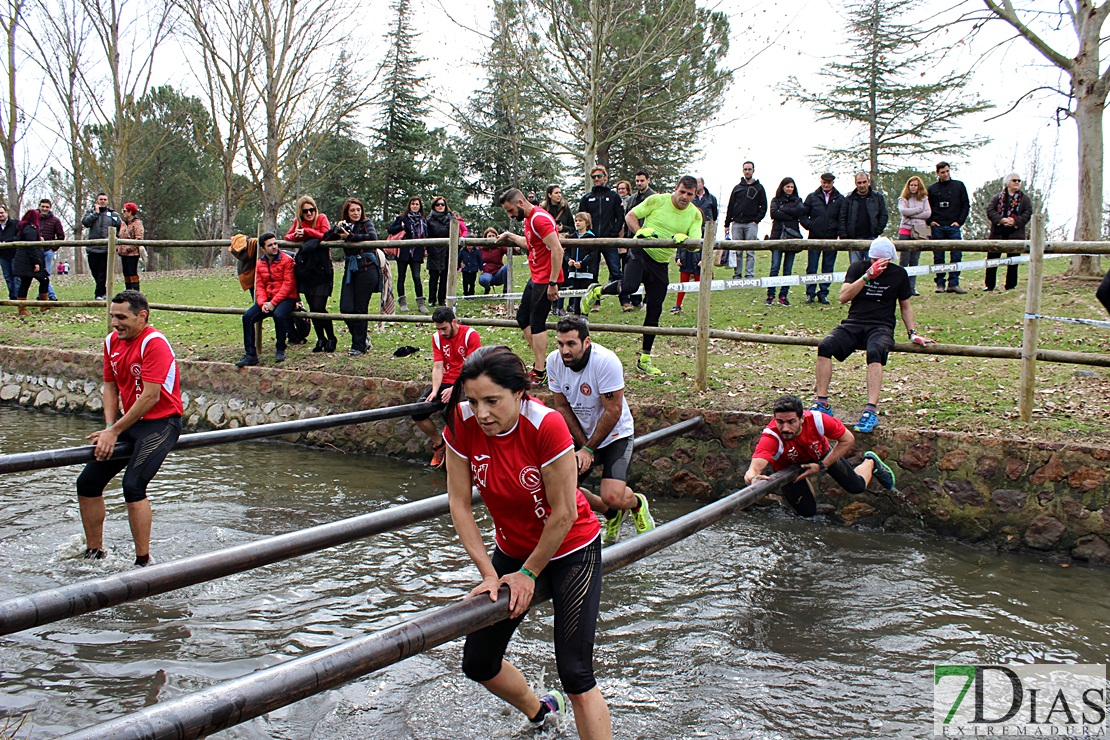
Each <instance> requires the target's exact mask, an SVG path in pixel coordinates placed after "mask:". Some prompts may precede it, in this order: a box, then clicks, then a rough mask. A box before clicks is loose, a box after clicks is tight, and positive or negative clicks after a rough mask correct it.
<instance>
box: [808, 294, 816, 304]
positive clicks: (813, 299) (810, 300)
mask: <svg viewBox="0 0 1110 740" xmlns="http://www.w3.org/2000/svg"><path fill="white" fill-rule="evenodd" d="M806 303H817V296H815V295H808V296H806Z"/></svg>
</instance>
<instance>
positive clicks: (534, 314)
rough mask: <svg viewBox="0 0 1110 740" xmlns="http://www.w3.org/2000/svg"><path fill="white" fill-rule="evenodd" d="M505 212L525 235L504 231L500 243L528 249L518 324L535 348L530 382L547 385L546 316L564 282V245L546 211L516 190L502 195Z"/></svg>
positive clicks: (500, 200)
mask: <svg viewBox="0 0 1110 740" xmlns="http://www.w3.org/2000/svg"><path fill="white" fill-rule="evenodd" d="M498 202H499V203H501V207H502V208H504V209H505V213H507V214H509V216H510V217H512V218H515V219H516V220H517V221H522V222H524V236H520V235H518V234H514V233H512V232H510V231H505V232H502V233H501V234H500V235H499V236H498V237H497V239H498V241H511V242H512V243H513V244H515V245H517V246H518V247H521V248H522V249H527V250H528V269H529V270H531V279H530V280H529V281H528V284H527V285H525V286H524V293H523V295H521V297H520V307H519V308H517V311H516V323H517V326H519V327H520V328H521V329H522V330H523V331H524V338H525V339H526V340H528V344H529V346H531V347H532V372H531V374H530V376H529V379H530V380H531V381H532V384H533V385H535V386H539V385H541V384H544V383H546V382H547V315H548V314H549V313H551V304H552V303H554V302H555V301H557V300H559V283H561V282H563V244H562V242H560V241H559V225H558V224H556V223H555V218H554V217H553V216H552V215H551V214H550V213H548V212H547V211H545V210H544V209H542V208H540V207H538V206H534V205H532V204H531V203H529V202H528V199H527V198H525V197H524V194H523V193H521V192H520V191H519V190H517V189H516V188H510V189H508V190H506V191H505V192H504V193H502V194H501V198H500V199H499V201H498Z"/></svg>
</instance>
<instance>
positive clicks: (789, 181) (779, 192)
mask: <svg viewBox="0 0 1110 740" xmlns="http://www.w3.org/2000/svg"><path fill="white" fill-rule="evenodd" d="M787 185H793V186H794V195H797V194H798V183H796V182H794V178H793V177H784V178H782V182H780V183H779V189H778V190H776V191H775V197H776V198H782V197H783V196H785V195H786V192H785V190H786V186H787Z"/></svg>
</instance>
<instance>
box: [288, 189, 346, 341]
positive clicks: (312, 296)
mask: <svg viewBox="0 0 1110 740" xmlns="http://www.w3.org/2000/svg"><path fill="white" fill-rule="evenodd" d="M296 212H297V216H296V217H295V218H294V219H293V225H292V226H290V227H289V231H287V232H285V241H287V242H300V243H301V248H300V249H299V250H298V251H297V257H296V275H297V288H298V289H299V290H300V291H301V293H302V294H303V295H304V302H305V305H306V306H308V310H309V311H312V312H315V313H327V312H328V296H330V295H331V290H332V287H333V284H334V283H335V277H334V270H333V268H332V264H331V248H330V247H328V245H327V243H325V242H323V241H322V239H323V238H324V235H325V234H327V233H328V231H330V230H331V224H330V223H328V217H327V216H325V215H324V214H322V213H320V212H319V211H317V210H316V201H314V200H313V199H312V198H311V197H309V196H307V195H302V196H301V197H300V198H297V207H296ZM312 328H313V329H315V330H316V346H315V347H313V348H312V351H313V352H334V351H335V346H336V344H337V343H338V342H337V341H336V339H335V327H334V326H333V325H332V321H331V319H313V320H312Z"/></svg>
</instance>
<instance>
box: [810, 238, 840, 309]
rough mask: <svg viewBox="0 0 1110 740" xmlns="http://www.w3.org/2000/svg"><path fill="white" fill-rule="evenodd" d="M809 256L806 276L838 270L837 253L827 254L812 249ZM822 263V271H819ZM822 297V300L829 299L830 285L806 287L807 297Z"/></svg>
mask: <svg viewBox="0 0 1110 740" xmlns="http://www.w3.org/2000/svg"><path fill="white" fill-rule="evenodd" d="M806 254H807V259H806V275H816V274H818V273H822V274H823V273H828V272H833V271H835V270H836V255H837V253H836V252H826V251H824V250H823V249H811V250H809V252H807V253H806ZM818 263H820V269H818ZM816 296H821V297H822V298H828V297H829V283H821V284H820V286H818V284H817V283H810V284H808V285H806V297H807V298H814V297H816Z"/></svg>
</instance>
